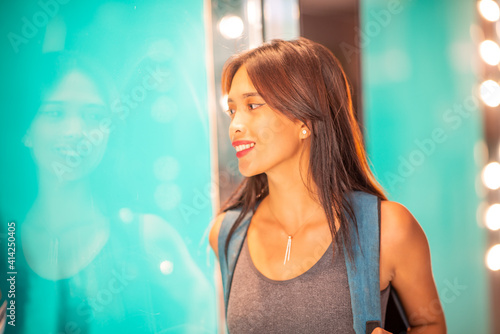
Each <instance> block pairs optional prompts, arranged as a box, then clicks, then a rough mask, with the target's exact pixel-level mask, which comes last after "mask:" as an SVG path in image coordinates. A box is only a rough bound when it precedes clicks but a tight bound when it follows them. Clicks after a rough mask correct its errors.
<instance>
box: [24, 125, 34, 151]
mask: <svg viewBox="0 0 500 334" xmlns="http://www.w3.org/2000/svg"><path fill="white" fill-rule="evenodd" d="M21 141H22V142H23V144H24V146H26V147H33V140H32V139H31V132H30V130H29V129H28V130H26V133H25V134H24V136H23V138H22V139H21Z"/></svg>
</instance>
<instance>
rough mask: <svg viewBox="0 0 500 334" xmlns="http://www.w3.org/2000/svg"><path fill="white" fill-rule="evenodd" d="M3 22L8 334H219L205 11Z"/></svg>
mask: <svg viewBox="0 0 500 334" xmlns="http://www.w3.org/2000/svg"><path fill="white" fill-rule="evenodd" d="M0 21H1V22H2V23H1V33H0V35H1V36H2V39H1V42H0V43H1V50H2V51H1V52H2V53H1V57H2V58H1V59H2V61H1V62H0V69H1V70H0V72H1V73H2V78H1V79H0V82H1V90H0V95H1V97H2V101H3V108H2V111H1V113H0V127H1V130H0V143H1V152H0V224H1V228H0V233H1V239H0V242H1V246H2V247H1V252H2V255H1V264H0V270H1V281H2V283H0V289H1V291H2V294H3V295H2V299H1V300H2V302H3V301H4V300H5V301H7V306H8V309H7V315H8V318H7V321H8V322H10V323H8V324H7V326H6V332H7V333H57V334H59V333H75V334H76V333H215V332H216V331H217V325H216V319H217V315H216V297H215V288H214V286H215V285H214V282H213V272H214V263H213V260H214V259H213V254H210V249H209V247H208V238H207V226H208V223H209V222H210V220H211V217H212V215H213V213H212V203H211V199H210V198H211V197H210V196H211V191H212V189H211V182H210V180H211V170H210V145H209V122H208V103H207V101H208V96H207V70H206V59H205V47H206V45H205V26H204V24H205V23H204V4H203V1H201V0H185V1H168V0H165V1H161V0H158V1H156V0H146V1H140V2H135V1H123V0H119V1H95V0H91V1H76V0H75V1H69V0H40V1H38V2H36V1H33V2H7V3H3V4H2V10H1V11H0ZM9 248H10V250H9ZM7 278H9V279H10V280H9V281H8V280H7ZM14 324H15V326H13V325H14Z"/></svg>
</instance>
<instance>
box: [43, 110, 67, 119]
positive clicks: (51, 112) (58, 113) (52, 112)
mask: <svg viewBox="0 0 500 334" xmlns="http://www.w3.org/2000/svg"><path fill="white" fill-rule="evenodd" d="M40 114H42V115H43V116H46V117H61V115H62V112H61V111H60V110H40Z"/></svg>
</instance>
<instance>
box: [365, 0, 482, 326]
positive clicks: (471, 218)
mask: <svg viewBox="0 0 500 334" xmlns="http://www.w3.org/2000/svg"><path fill="white" fill-rule="evenodd" d="M361 5H362V6H361V24H360V28H361V29H360V31H361V40H362V43H361V45H360V46H361V56H362V66H363V72H362V73H363V96H364V117H365V131H366V141H367V149H368V152H369V157H370V159H371V162H372V163H373V167H374V172H375V173H376V176H377V178H378V180H380V182H381V183H382V185H383V186H384V187H385V188H386V189H387V192H388V194H389V199H390V200H392V201H396V202H399V203H402V204H403V205H405V206H406V207H407V208H408V209H409V210H410V211H411V212H412V213H413V215H414V216H415V218H416V219H417V220H418V221H419V222H420V224H421V225H422V227H423V229H424V231H425V233H426V234H427V238H428V240H429V244H430V248H431V253H432V266H433V271H434V277H435V281H436V284H437V288H438V292H439V294H440V298H441V302H442V305H443V307H444V311H445V314H446V320H447V324H448V331H449V333H488V332H489V301H488V297H487V294H488V281H487V275H486V274H487V273H486V269H485V265H484V254H485V250H486V243H485V241H486V232H485V230H484V229H482V228H480V227H479V226H478V223H477V221H476V209H477V206H478V204H479V202H480V199H481V198H480V197H479V196H478V194H477V193H476V189H475V182H476V176H477V175H478V173H479V172H480V166H479V165H478V164H477V163H475V161H474V148H475V145H476V143H477V142H478V141H480V140H481V139H482V128H481V126H482V123H481V110H480V109H479V108H480V104H478V103H477V98H476V97H475V96H474V95H473V92H474V89H475V85H476V83H477V80H478V79H477V77H476V75H475V73H474V71H473V65H474V62H475V61H476V60H475V59H476V57H475V54H476V49H475V48H474V46H473V44H472V41H471V37H470V35H469V29H470V25H471V24H472V23H474V21H475V19H476V17H475V15H476V8H475V2H474V1H451V0H447V1H426V0H425V1H362V2H361Z"/></svg>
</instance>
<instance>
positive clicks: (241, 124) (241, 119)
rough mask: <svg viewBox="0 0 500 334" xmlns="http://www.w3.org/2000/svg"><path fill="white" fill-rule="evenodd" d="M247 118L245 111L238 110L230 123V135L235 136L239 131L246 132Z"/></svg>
mask: <svg viewBox="0 0 500 334" xmlns="http://www.w3.org/2000/svg"><path fill="white" fill-rule="evenodd" d="M246 124H247V120H246V118H245V115H244V113H243V112H238V111H236V112H235V113H234V116H233V119H232V120H231V124H229V137H230V138H233V136H234V134H236V133H237V132H243V133H244V132H245V131H246Z"/></svg>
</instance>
